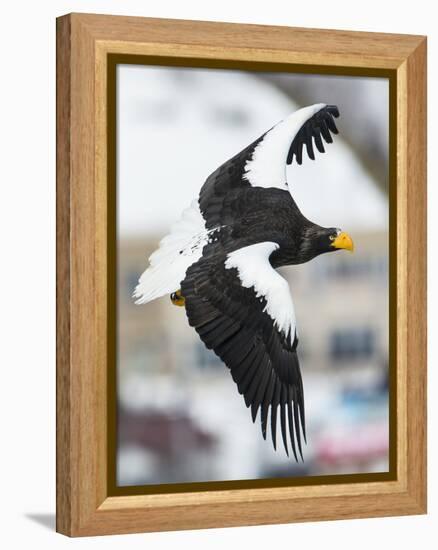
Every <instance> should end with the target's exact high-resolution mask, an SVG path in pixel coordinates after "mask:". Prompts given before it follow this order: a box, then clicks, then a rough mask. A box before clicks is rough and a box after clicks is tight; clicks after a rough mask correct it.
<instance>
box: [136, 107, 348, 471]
mask: <svg viewBox="0 0 438 550" xmlns="http://www.w3.org/2000/svg"><path fill="white" fill-rule="evenodd" d="M338 116H339V112H338V109H337V107H336V106H334V105H326V104H323V103H318V104H316V105H311V106H309V107H305V108H303V109H300V110H298V111H296V112H294V113H293V114H291V115H290V116H288V117H287V118H285V119H284V120H282V121H281V122H279V123H278V124H276V125H275V126H273V127H272V128H271V129H270V130H268V131H267V132H265V133H264V134H263V135H262V136H260V137H259V138H258V139H256V140H255V141H254V142H253V143H251V144H250V145H248V147H246V148H245V149H243V151H241V152H240V153H238V154H237V155H235V156H234V157H233V158H231V159H230V160H228V161H226V162H225V163H224V164H222V165H221V166H219V168H217V170H215V171H214V172H213V173H212V174H211V175H210V176H209V177H208V178H207V180H206V181H205V183H204V185H203V186H202V188H201V191H200V193H199V197H198V198H197V199H195V200H194V201H193V202H192V204H191V206H190V207H189V208H187V209H186V210H184V212H183V213H182V217H181V219H180V220H179V221H178V222H176V223H175V224H174V225H173V226H172V228H171V231H170V233H169V234H168V235H167V236H166V237H164V238H163V239H162V240H161V242H160V245H159V248H158V249H157V250H156V251H155V252H154V253H153V254H152V255H151V256H150V258H149V262H150V265H149V267H148V268H147V269H146V271H145V272H144V273H143V274H142V275H141V277H140V280H139V283H138V285H137V287H136V289H135V292H134V297H135V298H136V303H139V304H144V303H146V302H149V301H151V300H154V299H155V298H158V297H160V296H163V295H165V294H170V296H171V300H172V302H173V303H174V304H176V305H180V306H184V307H185V311H186V314H187V318H188V321H189V324H190V326H192V327H194V328H195V330H196V331H197V333H198V334H199V336H200V338H201V340H202V341H203V342H204V344H205V345H206V346H207V348H209V349H213V350H214V351H215V353H216V354H217V355H218V356H219V357H220V358H221V359H222V361H223V362H224V363H225V365H226V366H227V367H228V368H229V369H230V372H231V376H232V377H233V380H234V382H235V383H236V384H237V388H238V390H239V393H240V394H242V395H243V397H244V399H245V403H246V406H247V407H251V413H252V419H253V421H255V419H256V416H257V412H258V410H259V409H260V410H261V413H260V418H261V428H262V435H263V437H264V438H265V439H266V431H267V420H268V412H269V409H270V410H271V413H270V422H271V435H272V442H273V445H274V448H276V432H277V428H276V426H277V416H278V407H280V426H281V433H282V439H283V444H284V447H285V450H286V453H287V454H289V451H288V435H287V434H288V433H289V439H290V446H291V449H292V452H293V454H294V456H295V459H296V460H297V449H298V452H299V453H300V455H301V458H302V456H303V455H302V445H301V432H302V434H303V437H304V440H306V429H305V419H304V393H303V383H302V379H301V372H300V367H299V362H298V356H297V345H298V338H297V330H296V319H295V311H294V305H293V301H292V297H291V294H290V291H289V285H288V283H287V281H286V280H285V279H284V278H283V277H282V276H281V275H280V274H279V273H278V271H277V268H278V267H281V266H284V265H294V264H301V263H304V262H308V261H309V260H311V259H312V258H315V257H316V256H318V255H319V254H323V253H325V252H333V251H335V250H338V249H346V250H350V251H352V250H353V242H352V240H351V237H350V236H349V235H348V234H347V233H345V232H343V231H341V230H340V229H338V228H335V227H330V228H325V227H321V226H319V225H317V224H315V223H313V222H311V221H309V220H308V219H307V218H305V217H304V216H303V215H302V213H301V212H300V210H299V208H298V206H297V205H296V203H295V201H294V199H293V197H292V195H291V192H290V189H289V187H288V184H287V180H286V165H287V164H291V163H292V161H293V159H294V158H295V160H296V162H297V163H298V164H301V163H302V159H303V147H305V148H306V151H307V155H308V156H309V157H310V158H311V159H312V160H314V159H315V155H314V150H313V144H315V146H316V148H317V149H318V151H320V152H321V153H323V152H324V146H323V140H324V141H326V142H327V143H332V141H333V140H332V136H331V133H333V134H337V133H338V130H337V128H336V126H335V123H334V120H333V119H334V117H336V118H337V117H338Z"/></svg>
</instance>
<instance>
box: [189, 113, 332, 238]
mask: <svg viewBox="0 0 438 550" xmlns="http://www.w3.org/2000/svg"><path fill="white" fill-rule="evenodd" d="M338 116H339V112H338V109H337V107H336V106H334V105H326V104H324V103H317V104H315V105H310V106H309V107H304V108H302V109H299V110H298V111H295V112H294V113H292V114H291V115H290V116H288V117H287V118H285V119H284V120H282V121H281V122H279V123H278V124H276V125H275V126H273V127H272V128H271V129H270V130H268V131H267V132H265V133H264V134H263V135H262V136H260V137H259V138H258V139H256V140H255V141H254V142H253V143H251V144H250V145H248V147H246V148H245V149H243V150H242V151H241V152H240V153H238V154H237V155H235V156H234V157H233V158H231V159H230V160H228V161H227V162H225V163H224V164H222V165H221V166H219V168H217V169H216V170H215V171H214V172H213V173H212V174H211V175H210V176H209V177H208V178H207V180H206V181H205V183H204V185H203V187H202V189H201V191H200V194H199V206H200V210H201V213H202V215H203V217H204V219H205V220H206V225H207V227H208V228H209V229H210V228H214V227H218V226H220V225H224V224H228V223H230V221H232V219H233V216H235V215H236V214H237V212H236V201H238V199H239V196H240V195H241V194H242V192H243V193H247V192H248V191H249V190H250V189H251V188H254V187H258V188H265V189H269V188H277V189H281V190H284V191H287V190H288V186H287V181H286V164H291V162H292V160H293V158H294V157H295V158H296V160H297V162H298V164H301V163H302V150H303V147H304V145H305V146H306V150H307V153H308V155H309V157H310V158H311V159H314V158H315V155H314V151H313V142H314V143H315V145H316V148H317V149H318V151H320V152H321V153H323V152H324V146H323V141H322V140H323V139H324V140H325V141H326V142H327V143H331V142H332V141H333V139H332V137H331V133H330V132H332V133H335V134H337V133H338V130H337V128H336V126H335V123H334V120H333V117H338Z"/></svg>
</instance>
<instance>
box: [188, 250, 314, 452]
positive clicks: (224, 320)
mask: <svg viewBox="0 0 438 550" xmlns="http://www.w3.org/2000/svg"><path fill="white" fill-rule="evenodd" d="M219 248H220V244H219V243H216V244H209V245H207V246H206V247H205V248H204V255H203V257H202V258H201V259H200V260H199V261H198V262H196V263H195V264H193V265H192V266H191V267H190V268H189V269H188V271H187V274H186V277H185V279H184V281H183V282H182V285H181V291H182V294H183V296H184V298H185V305H186V313H187V317H188V320H189V324H190V325H191V326H193V327H194V328H195V329H196V331H197V332H198V334H199V336H200V337H201V340H202V341H203V342H204V344H205V345H206V346H207V348H209V349H213V350H214V351H215V353H216V354H217V355H218V356H219V357H220V358H221V359H222V361H223V362H224V363H225V364H226V365H227V367H228V368H229V369H230V371H231V375H232V377H233V380H234V381H235V382H236V384H237V387H238V391H239V393H240V394H242V395H243V396H244V399H245V403H246V406H247V407H251V413H252V419H253V421H255V419H256V416H257V412H258V410H259V409H260V411H261V413H260V419H261V429H262V435H263V438H265V439H266V431H267V422H268V412H269V411H270V421H271V435H272V442H273V445H274V448H276V433H277V429H276V426H277V416H278V408H280V426H281V433H282V438H283V444H284V447H285V450H286V453H287V454H289V453H288V443H287V440H288V438H289V440H290V445H291V449H292V452H293V454H294V456H295V458H296V459H297V447H298V451H299V453H300V455H301V457H302V456H303V455H302V445H301V435H300V434H301V431H302V433H303V436H304V440H305V438H306V436H305V418H304V393H303V384H302V379H301V373H300V368H299V363H298V357H297V351H296V348H297V344H298V340H297V338H296V334H295V330H294V334H293V335H292V339H291V338H290V336H285V334H283V333H282V332H281V331H279V330H278V329H277V327H276V326H275V324H274V321H273V319H272V318H271V317H270V315H268V313H266V311H264V310H265V308H266V305H267V300H266V298H265V297H263V296H262V297H260V296H259V297H257V296H256V293H255V290H254V288H245V287H243V286H242V283H241V281H240V279H239V276H238V272H237V270H236V269H234V268H233V269H226V268H225V264H224V261H225V255H223V254H218V249H219ZM269 267H270V266H269ZM270 269H272V268H271V267H270ZM273 271H274V270H273ZM275 276H277V277H279V278H281V279H282V277H281V275H279V274H278V273H277V272H275ZM284 282H285V281H284ZM286 286H287V283H286ZM287 292H289V290H287ZM287 434H289V436H288V435H287Z"/></svg>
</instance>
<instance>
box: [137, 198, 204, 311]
mask: <svg viewBox="0 0 438 550" xmlns="http://www.w3.org/2000/svg"><path fill="white" fill-rule="evenodd" d="M209 233H210V231H207V229H206V227H205V221H204V218H203V217H202V214H201V212H200V210H199V203H198V200H196V199H195V200H194V201H193V202H192V203H191V205H190V206H189V208H186V209H185V210H184V211H183V213H182V216H181V219H180V220H178V221H177V222H176V223H175V224H174V225H172V227H171V229H170V233H169V234H168V235H166V236H165V237H164V238H163V239H161V241H160V244H159V247H158V249H157V250H155V252H153V254H151V256H150V257H149V264H150V265H149V267H148V268H147V269H146V271H145V272H144V273H143V274H142V276H141V277H140V279H139V282H138V285H137V287H136V288H135V291H134V295H133V296H134V298H136V301H135V303H136V304H146V303H147V302H150V301H151V300H155V298H159V297H160V296H164V295H165V294H171V293H172V292H175V291H176V290H178V289H179V288H180V286H181V281H183V279H184V277H185V275H186V272H187V269H188V268H189V267H190V266H191V265H192V264H193V263H195V262H196V261H198V260H199V258H200V257H201V255H202V249H203V248H204V246H205V244H207V242H208V235H209Z"/></svg>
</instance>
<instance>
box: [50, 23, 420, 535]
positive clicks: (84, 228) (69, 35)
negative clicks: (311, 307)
mask: <svg viewBox="0 0 438 550" xmlns="http://www.w3.org/2000/svg"><path fill="white" fill-rule="evenodd" d="M129 56H131V58H132V56H138V57H137V59H139V60H142V61H139V62H143V63H145V62H147V63H159V64H178V65H185V66H209V67H211V66H217V67H236V68H250V69H251V70H256V69H261V70H283V71H286V70H288V71H293V72H312V73H328V74H351V75H355V74H356V75H359V74H366V75H375V76H386V77H387V78H389V80H390V86H391V108H390V110H391V127H392V130H391V144H390V147H391V150H392V151H391V163H390V165H391V167H390V170H391V181H392V182H393V185H391V194H390V202H391V213H390V223H391V228H392V230H391V234H392V237H391V247H390V248H391V250H390V254H391V258H390V264H391V265H392V266H393V268H392V269H391V272H392V275H390V277H391V281H390V283H391V284H390V292H391V302H392V304H393V306H394V307H392V308H391V311H392V313H391V314H390V315H391V316H392V319H390V321H391V343H390V344H391V356H392V358H393V361H392V362H393V369H394V370H393V371H392V376H391V380H392V381H391V392H390V393H391V410H392V412H393V414H392V415H391V416H392V421H393V426H392V428H391V433H392V440H391V448H392V449H393V451H392V452H391V457H390V464H391V466H390V472H388V475H385V474H383V475H381V476H380V477H379V475H378V474H374V475H371V476H368V477H367V475H366V474H362V475H360V474H358V475H357V476H353V477H351V476H330V477H324V478H322V477H319V478H313V479H312V480H311V481H310V482H309V481H308V480H307V481H306V480H303V479H302V480H301V481H302V482H301V483H300V480H296V481H295V482H294V483H290V482H287V483H284V482H283V483H274V482H273V480H270V482H267V483H263V480H259V481H262V483H260V482H259V483H251V482H217V483H207V484H186V485H183V484H181V485H180V486H178V487H177V486H173V488H172V487H167V488H166V486H162V489H160V488H159V487H160V486H158V490H154V491H149V494H145V493H146V492H147V490H145V492H144V494H139V491H133V492H132V491H131V494H127V493H126V492H125V493H124V494H121V493H120V492H117V491H115V488H114V484H112V483H111V471H112V469H114V466H115V463H114V460H113V459H111V456H112V454H111V453H109V449H110V448H111V433H112V432H113V429H114V428H115V424H114V416H113V411H114V403H113V401H114V399H111V395H114V377H113V376H111V372H112V371H111V369H110V368H108V367H109V365H110V364H111V356H112V344H111V342H114V340H115V338H114V326H115V323H112V322H110V320H111V319H112V317H113V313H114V312H113V310H114V307H113V306H114V303H113V300H112V299H111V295H112V293H111V292H110V289H111V287H112V286H113V284H114V280H113V277H114V270H113V269H111V266H114V263H115V233H114V232H115V227H114V225H115V224H112V223H111V220H113V219H115V217H114V216H115V200H114V193H112V192H111V189H112V187H113V184H114V177H113V170H114V165H113V162H114V160H113V158H114V155H113V154H112V153H113V152H114V143H113V139H112V136H114V128H113V127H112V120H113V117H112V115H111V112H112V109H111V105H112V100H113V98H112V96H111V90H112V89H113V87H112V86H111V79H112V78H113V76H114V75H113V72H114V67H115V63H116V62H117V60H119V61H120V60H123V59H125V60H127V59H128V58H129ZM111 144H113V145H111ZM408 153H409V162H408ZM408 235H409V239H408ZM111 243H112V244H111ZM408 266H409V270H408ZM408 289H409V291H408ZM57 335H58V337H57V530H58V531H59V532H61V533H64V534H67V535H70V536H83V535H97V534H110V533H133V532H141V531H159V530H173V529H194V528H207V527H225V526H233V525H258V524H263V523H264V524H269V523H288V522H293V521H309V520H323V519H345V518H358V517H370V516H389V515H402V514H421V513H425V511H426V39H425V37H421V36H410V35H390V34H377V33H359V32H344V31H328V30H310V29H298V28H287V27H266V26H258V25H236V24H228V23H207V22H194V21H174V20H164V19H147V18H136V17H116V16H105V15H85V14H70V15H66V16H63V17H60V18H59V19H58V20H57ZM409 365H412V367H409ZM408 411H409V414H408ZM364 476H365V477H364ZM227 483H228V484H227ZM230 483H231V485H230ZM233 484H234V485H233ZM199 485H204V487H199ZM128 493H129V491H128ZM132 493H135V494H132Z"/></svg>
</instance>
